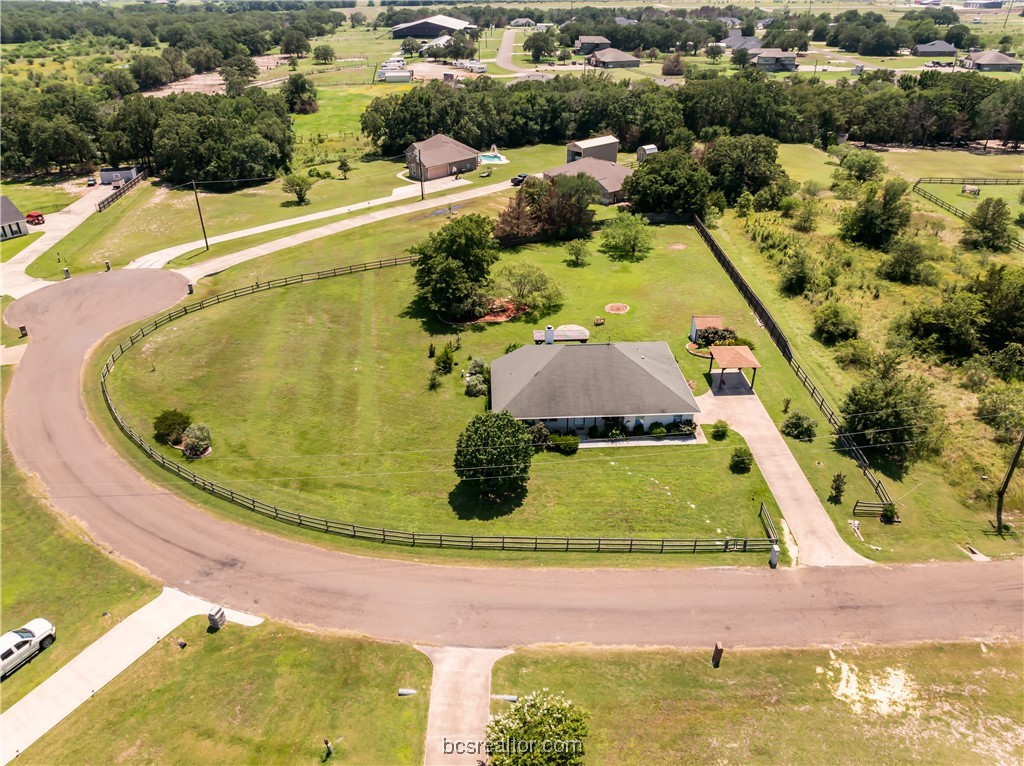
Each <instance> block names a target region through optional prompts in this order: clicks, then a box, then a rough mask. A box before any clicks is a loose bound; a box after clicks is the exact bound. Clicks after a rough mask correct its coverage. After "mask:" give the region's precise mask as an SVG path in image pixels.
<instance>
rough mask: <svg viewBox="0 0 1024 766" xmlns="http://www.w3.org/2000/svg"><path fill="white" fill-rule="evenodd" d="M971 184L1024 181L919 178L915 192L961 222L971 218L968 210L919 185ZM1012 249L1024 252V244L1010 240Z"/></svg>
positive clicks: (1000, 183) (1019, 180)
mask: <svg viewBox="0 0 1024 766" xmlns="http://www.w3.org/2000/svg"><path fill="white" fill-rule="evenodd" d="M961 182H963V183H965V184H971V185H972V186H978V185H983V184H999V185H1020V184H1024V180H1021V179H1016V178H1013V179H1005V178H918V179H917V180H916V181H915V182H914V188H913V191H914V193H915V194H920V195H921V196H922V197H924V198H925V199H926V200H928V201H929V202H931V203H932V204H933V205H938V206H939V207H941V208H942V209H943V210H945V211H946V212H947V213H952V214H953V215H955V216H956V217H957V218H959V219H961V220H967V218H969V217H970V213H968V212H967V211H966V210H961V209H960V208H958V207H954V206H953V205H950V204H949V203H948V202H946V201H945V200H944V199H940V198H939V197H936V196H935V195H934V194H932V193H931V192H930V191H926V190H925V189H922V188H921V187H920V186H919V185H918V184H958V183H961ZM1010 245H1011V247H1014V248H1016V249H1017V250H1024V242H1021V241H1020V240H1019V239H1017V238H1012V239H1011V240H1010Z"/></svg>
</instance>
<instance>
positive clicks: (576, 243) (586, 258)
mask: <svg viewBox="0 0 1024 766" xmlns="http://www.w3.org/2000/svg"><path fill="white" fill-rule="evenodd" d="M565 251H566V253H568V255H569V265H570V266H576V267H577V268H579V267H583V266H586V265H587V264H588V263H590V248H589V247H588V246H587V240H585V239H574V240H572V242H570V243H569V244H567V245H566V246H565Z"/></svg>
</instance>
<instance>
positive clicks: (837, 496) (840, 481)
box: [829, 473, 846, 503]
mask: <svg viewBox="0 0 1024 766" xmlns="http://www.w3.org/2000/svg"><path fill="white" fill-rule="evenodd" d="M845 492H846V476H845V474H841V473H837V474H836V475H835V476H833V477H832V489H831V494H829V499H830V500H832V501H833V502H835V503H839V502H842V500H843V494H844V493H845Z"/></svg>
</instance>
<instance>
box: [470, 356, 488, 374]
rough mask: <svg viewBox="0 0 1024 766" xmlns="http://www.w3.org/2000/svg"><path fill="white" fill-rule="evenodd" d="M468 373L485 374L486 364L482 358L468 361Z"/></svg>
mask: <svg viewBox="0 0 1024 766" xmlns="http://www.w3.org/2000/svg"><path fill="white" fill-rule="evenodd" d="M469 374H470V375H486V374H487V365H486V364H485V363H484V360H483V359H474V360H473V361H471V362H470V363H469Z"/></svg>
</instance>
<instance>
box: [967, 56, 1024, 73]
mask: <svg viewBox="0 0 1024 766" xmlns="http://www.w3.org/2000/svg"><path fill="white" fill-rule="evenodd" d="M960 66H962V67H963V68H964V69H973V70H974V71H975V72H1019V71H1020V70H1021V62H1020V61H1018V60H1017V59H1015V58H1013V56H1007V55H1006V54H1005V53H1000V52H999V51H980V52H978V53H968V54H967V55H966V56H964V57H963V58H962V59H960Z"/></svg>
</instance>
